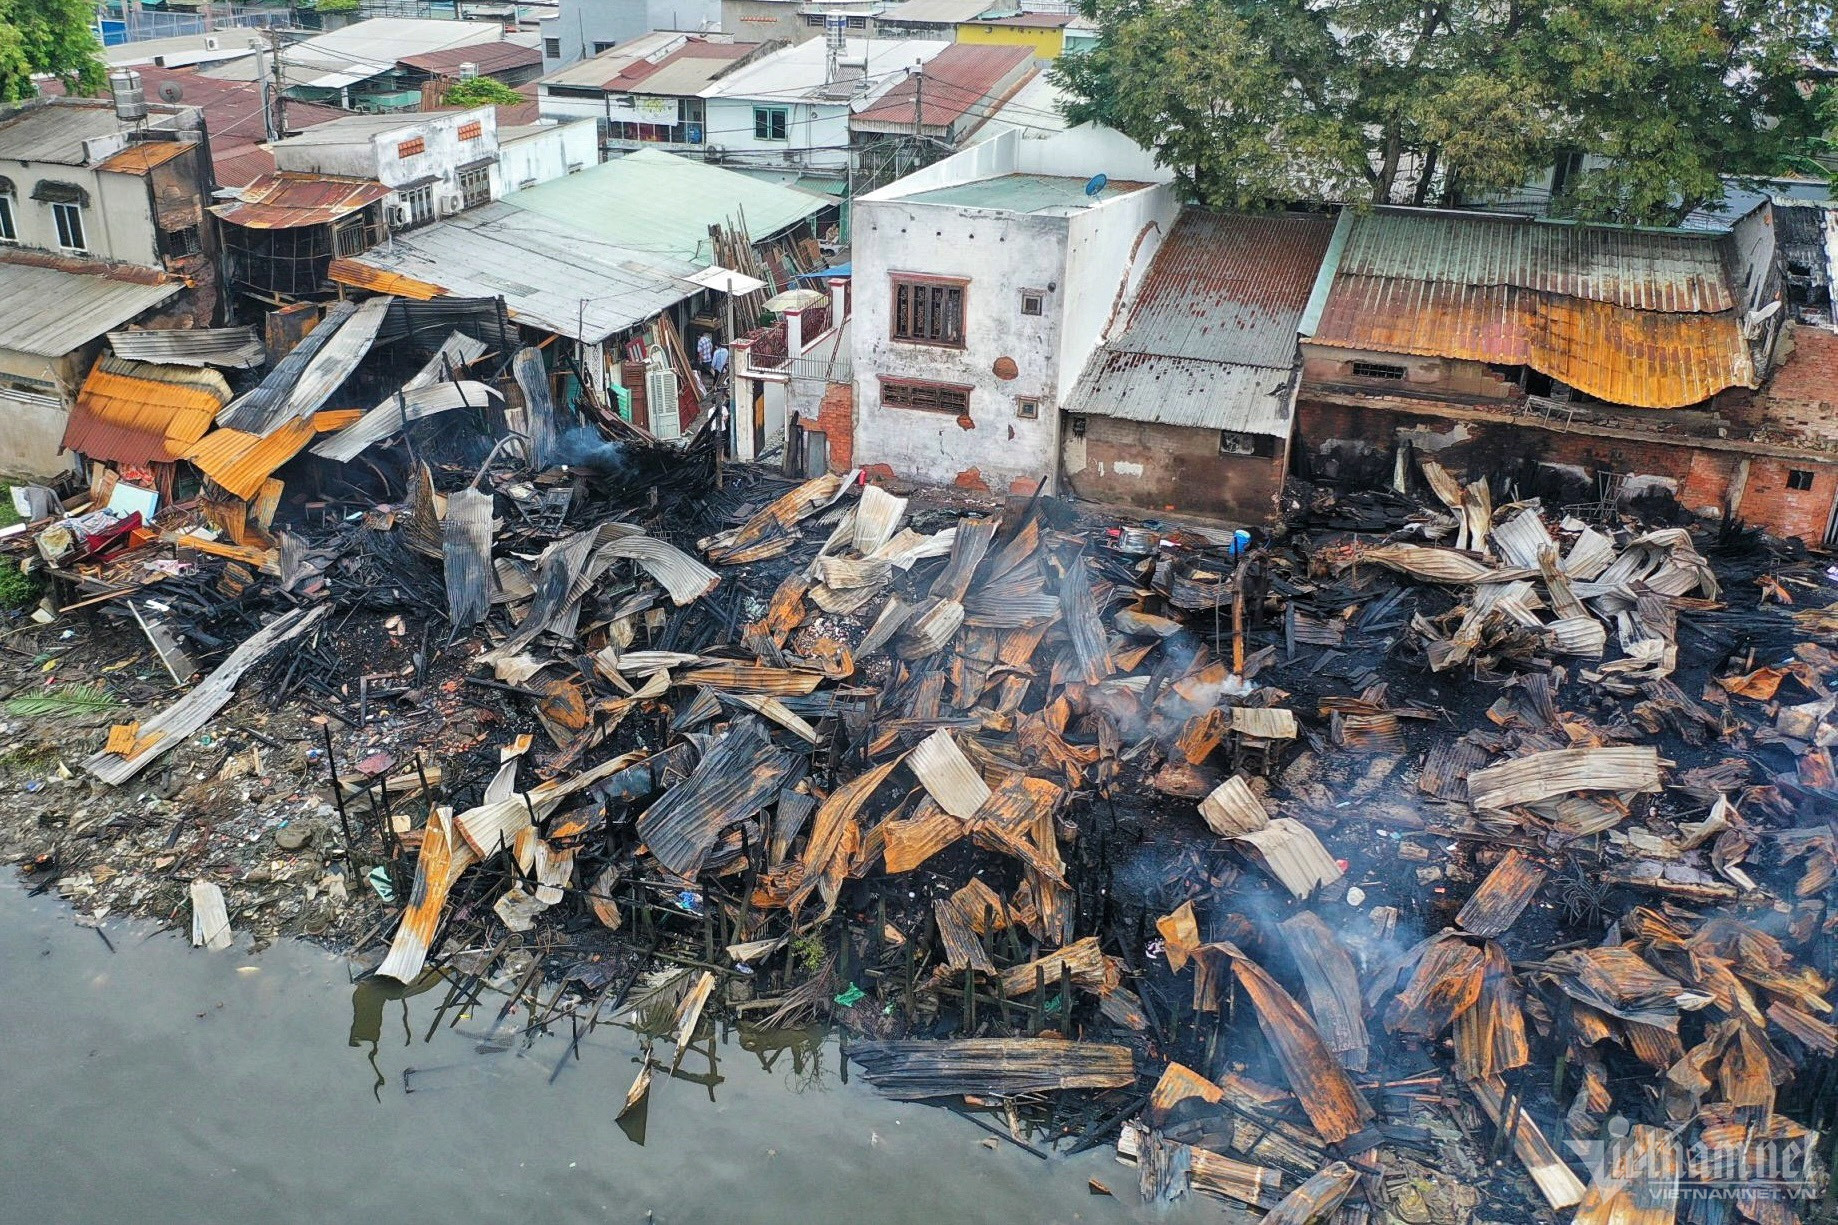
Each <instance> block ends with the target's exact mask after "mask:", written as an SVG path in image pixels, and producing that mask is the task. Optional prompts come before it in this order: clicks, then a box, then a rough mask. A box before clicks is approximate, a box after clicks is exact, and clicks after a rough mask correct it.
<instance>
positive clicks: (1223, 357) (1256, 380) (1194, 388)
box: [1066, 208, 1334, 437]
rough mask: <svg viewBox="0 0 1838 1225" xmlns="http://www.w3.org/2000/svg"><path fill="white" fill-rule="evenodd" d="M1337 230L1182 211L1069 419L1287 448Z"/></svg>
mask: <svg viewBox="0 0 1838 1225" xmlns="http://www.w3.org/2000/svg"><path fill="white" fill-rule="evenodd" d="M1333 234H1334V222H1333V219H1331V218H1328V217H1317V216H1308V215H1301V214H1294V215H1287V214H1276V215H1269V216H1246V215H1240V214H1226V213H1211V212H1206V211H1203V210H1200V209H1193V208H1189V209H1185V210H1183V211H1182V213H1181V216H1180V218H1179V219H1178V220H1177V221H1176V222H1175V224H1174V228H1173V229H1172V230H1171V231H1170V232H1169V234H1168V238H1167V240H1166V241H1165V242H1163V243H1162V246H1161V249H1160V250H1159V251H1157V252H1156V254H1155V260H1154V262H1153V263H1152V264H1151V265H1150V266H1149V271H1148V273H1147V275H1145V276H1144V277H1143V281H1142V285H1141V287H1140V288H1139V289H1138V290H1137V291H1136V296H1135V297H1134V298H1133V299H1132V300H1131V301H1130V303H1129V305H1128V307H1127V308H1126V309H1127V313H1126V314H1125V316H1124V320H1123V324H1122V326H1121V328H1120V329H1119V330H1118V331H1117V333H1116V334H1115V335H1114V336H1112V337H1111V339H1109V340H1107V341H1106V342H1105V343H1104V344H1103V345H1101V346H1100V347H1099V348H1098V350H1097V352H1096V353H1094V354H1093V355H1092V358H1091V360H1090V362H1088V363H1087V365H1086V367H1085V370H1084V372H1083V373H1082V374H1081V375H1080V377H1079V381H1078V383H1077V384H1076V385H1075V386H1074V388H1073V392H1072V395H1071V397H1070V399H1069V400H1068V401H1067V405H1066V408H1067V411H1069V412H1077V413H1093V414H1097V415H1100V416H1107V417H1117V418H1121V419H1124V420H1129V421H1149V422H1159V423H1162V424H1166V425H1184V426H1194V427H1199V428H1206V429H1230V430H1237V431H1240V432H1244V433H1253V434H1267V435H1271V436H1273V437H1283V436H1285V435H1287V434H1288V433H1289V396H1288V392H1289V378H1290V371H1291V369H1292V368H1293V367H1294V365H1295V356H1296V332H1297V329H1298V327H1299V326H1300V324H1301V318H1302V311H1303V308H1304V307H1305V306H1306V305H1307V303H1308V298H1309V293H1310V291H1311V290H1312V288H1313V286H1314V283H1315V279H1316V277H1317V276H1318V274H1319V273H1320V269H1321V261H1322V258H1323V256H1324V255H1325V254H1326V252H1327V248H1328V242H1329V240H1330V239H1331V238H1332V237H1333Z"/></svg>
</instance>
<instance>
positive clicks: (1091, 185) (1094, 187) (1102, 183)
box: [1085, 174, 1110, 199]
mask: <svg viewBox="0 0 1838 1225" xmlns="http://www.w3.org/2000/svg"><path fill="white" fill-rule="evenodd" d="M1109 186H1110V176H1109V175H1105V174H1094V175H1092V176H1091V180H1090V181H1089V182H1087V183H1086V184H1085V194H1086V195H1088V196H1091V197H1093V198H1094V199H1095V198H1096V197H1097V195H1098V193H1099V192H1101V191H1103V190H1104V189H1105V188H1106V187H1109Z"/></svg>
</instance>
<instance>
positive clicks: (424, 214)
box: [402, 183, 434, 227]
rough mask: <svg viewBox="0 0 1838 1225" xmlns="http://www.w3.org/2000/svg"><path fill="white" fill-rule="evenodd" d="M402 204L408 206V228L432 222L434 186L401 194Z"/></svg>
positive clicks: (418, 188)
mask: <svg viewBox="0 0 1838 1225" xmlns="http://www.w3.org/2000/svg"><path fill="white" fill-rule="evenodd" d="M402 203H404V204H406V205H408V224H409V226H410V227H414V226H418V225H426V224H427V223H428V222H430V221H432V220H434V185H433V184H432V183H430V184H428V185H427V186H426V187H417V188H414V189H413V190H411V191H405V192H403V193H402Z"/></svg>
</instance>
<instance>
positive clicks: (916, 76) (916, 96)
mask: <svg viewBox="0 0 1838 1225" xmlns="http://www.w3.org/2000/svg"><path fill="white" fill-rule="evenodd" d="M924 107H925V69H923V68H919V69H915V70H914V72H913V142H914V143H915V144H917V143H918V141H919V127H920V125H919V115H920V112H921V111H922V110H923V109H924Z"/></svg>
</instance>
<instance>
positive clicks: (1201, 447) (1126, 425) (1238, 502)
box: [1064, 416, 1284, 524]
mask: <svg viewBox="0 0 1838 1225" xmlns="http://www.w3.org/2000/svg"><path fill="white" fill-rule="evenodd" d="M1064 445H1065V449H1066V457H1065V465H1064V468H1065V474H1066V485H1067V486H1068V488H1069V489H1070V490H1071V491H1072V492H1074V493H1076V494H1078V495H1079V496H1080V497H1085V498H1095V499H1097V500H1098V501H1102V502H1119V503H1122V504H1124V505H1126V506H1135V507H1140V508H1141V509H1143V510H1165V511H1176V512H1179V513H1181V514H1189V515H1208V516H1212V517H1214V518H1219V519H1225V520H1228V521H1231V522H1234V523H1259V524H1267V523H1269V522H1270V521H1271V520H1272V518H1273V517H1274V516H1275V514H1276V503H1277V495H1278V494H1280V493H1281V492H1282V488H1283V462H1284V454H1283V450H1284V449H1283V447H1282V445H1281V444H1280V443H1279V444H1278V446H1277V454H1275V455H1272V456H1256V455H1221V454H1220V453H1219V431H1217V430H1201V429H1187V428H1184V427H1181V426H1172V425H1152V424H1147V423H1144V422H1137V421H1118V420H1116V419H1114V418H1111V417H1099V416H1090V417H1087V418H1086V419H1085V436H1084V437H1083V438H1075V437H1073V436H1071V434H1070V432H1068V434H1067V436H1066V438H1065V440H1064Z"/></svg>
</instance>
